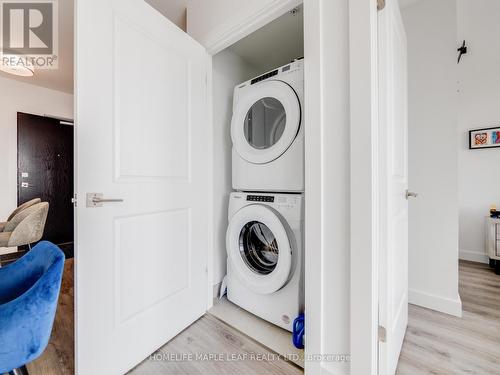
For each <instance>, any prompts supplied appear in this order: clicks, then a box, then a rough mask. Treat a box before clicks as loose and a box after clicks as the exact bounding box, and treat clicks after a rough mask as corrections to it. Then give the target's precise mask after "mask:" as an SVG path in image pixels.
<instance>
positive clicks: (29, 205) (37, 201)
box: [0, 198, 42, 232]
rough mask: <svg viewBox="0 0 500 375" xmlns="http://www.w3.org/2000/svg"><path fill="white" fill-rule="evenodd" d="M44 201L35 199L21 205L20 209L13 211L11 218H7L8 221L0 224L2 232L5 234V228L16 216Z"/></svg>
mask: <svg viewBox="0 0 500 375" xmlns="http://www.w3.org/2000/svg"><path fill="white" fill-rule="evenodd" d="M41 201H42V200H41V199H40V198H35V199H31V200H29V201H27V202H24V203H23V204H22V205H20V206H19V207H17V208H16V209H15V210H14V211H12V213H11V214H10V215H9V217H8V218H7V221H5V222H0V232H3V230H4V228H5V226H6V225H7V223H8V222H9V221H11V220H12V219H13V218H14V216H16V215H17V214H18V213H20V212H21V211H22V210H25V209H26V208H28V207H31V206H33V205H34V204H37V203H40V202H41Z"/></svg>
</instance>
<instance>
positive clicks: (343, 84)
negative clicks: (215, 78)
mask: <svg viewBox="0 0 500 375" xmlns="http://www.w3.org/2000/svg"><path fill="white" fill-rule="evenodd" d="M356 1H358V0H356ZM356 1H355V2H356ZM352 2H353V0H340V1H331V0H307V1H302V0H274V1H270V2H269V4H268V5H267V6H264V7H262V8H261V9H259V10H258V11H256V12H255V13H254V14H252V15H251V16H249V17H246V18H244V19H240V18H238V19H231V20H229V21H228V24H229V25H228V27H227V28H225V29H224V31H223V32H220V30H221V29H223V27H221V28H218V29H217V30H214V32H213V33H211V34H210V35H208V36H207V38H206V43H205V47H206V48H207V52H208V53H209V54H210V55H212V56H213V55H215V54H217V53H218V52H221V51H222V50H224V49H226V48H227V47H229V46H230V45H231V44H233V43H235V42H237V41H238V40H240V39H242V38H244V37H245V36H247V35H249V34H250V33H252V32H254V31H256V30H257V29H259V28H261V27H262V26H264V25H266V24H268V23H269V22H271V21H273V20H275V19H276V18H278V17H279V16H281V15H282V14H284V13H286V12H287V11H289V10H291V9H293V8H294V7H296V6H298V5H300V4H303V5H304V44H305V47H304V48H305V51H304V54H305V56H307V59H306V61H305V63H304V65H305V80H306V81H307V84H306V86H305V108H306V109H305V123H306V124H307V125H306V126H307V134H306V136H305V159H306V163H305V164H306V165H307V166H308V167H307V168H306V170H305V195H306V197H307V198H306V204H305V218H306V220H305V256H304V258H305V294H306V300H305V309H306V314H305V318H306V326H307V334H306V335H307V345H306V348H305V356H306V359H307V358H311V360H310V361H307V360H306V361H305V372H306V373H308V374H333V373H336V374H346V375H347V374H348V373H349V363H348V362H336V361H335V360H333V361H332V360H331V359H329V358H327V357H326V355H329V354H332V351H335V352H334V354H340V355H342V354H348V353H349V349H350V347H349V341H350V339H349V336H350V331H349V325H348V323H347V322H348V321H349V298H350V296H349V287H348V286H346V285H348V283H349V242H350V229H349V228H350V224H349V217H350V210H351V207H350V206H349V197H350V190H349V185H350V184H349V174H350V169H349V168H350V167H349V142H348V134H349V5H350V3H352ZM221 26H226V24H224V25H221ZM328 45H329V46H331V45H335V46H336V48H325V47H326V46H328ZM332 67H335V68H332ZM211 72H212V70H211V69H210V70H209V77H208V89H209V90H211V89H212V77H211ZM361 90H364V82H363V83H362V85H361ZM209 92H211V91H209ZM211 101H212V98H211V95H209V111H210V112H211V111H212V105H211ZM332 103H333V104H332ZM209 116H210V119H212V113H209ZM332 123H336V124H338V126H337V127H332V126H331V124H332ZM210 126H211V128H213V124H212V123H210ZM363 153H365V150H363ZM212 167H213V165H212ZM212 175H213V173H212ZM339 176H341V177H342V178H339ZM210 186H211V187H210V189H212V186H213V181H210ZM212 210H213V207H212ZM362 216H363V215H362ZM212 233H213V230H212ZM332 248H333V249H335V251H332ZM213 254H214V244H213V241H212V242H211V244H210V247H209V250H208V256H209V260H211V259H210V257H213ZM338 258H340V259H341V260H342V261H341V262H337V261H336V259H338ZM326 264H328V267H325V265H326ZM212 275H213V265H212V262H211V261H209V262H208V280H209V282H208V284H209V285H207V287H208V288H209V298H208V299H209V300H208V301H207V309H209V308H210V307H211V306H212V304H213V301H212V295H213V285H212ZM329 286H331V289H329V288H328V287H329ZM339 301H340V303H339ZM331 314H333V315H337V316H338V317H339V319H335V320H329V319H325V316H327V315H331ZM325 331H328V332H336V334H335V335H326V334H325ZM327 338H328V340H325V339H327ZM325 341H328V343H326V342H325ZM352 374H354V372H353V373H352ZM359 374H363V375H365V374H367V373H366V372H364V373H363V372H359Z"/></svg>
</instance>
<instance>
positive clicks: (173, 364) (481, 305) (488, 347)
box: [28, 259, 500, 375]
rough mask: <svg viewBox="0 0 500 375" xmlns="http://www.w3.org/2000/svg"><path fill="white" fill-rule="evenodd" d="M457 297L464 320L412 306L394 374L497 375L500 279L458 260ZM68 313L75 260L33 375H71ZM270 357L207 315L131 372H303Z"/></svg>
mask: <svg viewBox="0 0 500 375" xmlns="http://www.w3.org/2000/svg"><path fill="white" fill-rule="evenodd" d="M460 296H461V298H462V305H463V317H462V318H456V317H453V316H450V315H446V314H441V313H438V312H435V311H432V310H428V309H425V308H422V307H418V306H414V305H410V310H409V311H410V315H409V326H408V331H407V333H406V336H405V341H404V344H403V350H402V353H401V357H400V362H399V365H398V369H397V374H398V375H429V374H430V375H463V374H467V375H472V374H474V375H500V276H497V275H495V273H494V272H493V271H492V270H490V269H489V267H488V266H487V265H483V264H479V263H472V262H465V261H461V262H460ZM73 311H74V309H73V260H72V259H70V260H68V261H66V266H65V272H64V277H63V285H62V288H61V296H60V297H59V306H58V310H57V314H56V320H55V323H54V329H53V332H52V337H51V340H50V343H49V346H48V348H47V350H46V351H45V353H44V354H43V355H42V356H41V357H40V358H39V359H37V360H36V361H34V362H32V363H31V364H29V365H28V370H29V371H30V374H31V375H60V374H65V375H66V374H73V373H74V357H73V356H74V337H73V332H74V330H73V316H74V314H73ZM220 353H222V355H223V359H224V358H225V359H233V361H220V360H215V359H212V360H209V358H208V357H207V355H208V354H220ZM226 353H228V354H226ZM182 354H184V355H186V354H187V355H189V356H192V357H193V356H194V358H196V355H198V356H201V357H202V358H201V359H200V358H199V360H198V361H188V360H182V359H181V358H180V357H178V356H179V355H182ZM169 355H170V356H171V358H170V359H172V356H177V357H176V358H175V360H170V361H168V360H167V359H169V357H168V356H169ZM273 355H274V353H273V352H271V351H269V350H268V349H266V348H265V347H263V346H261V345H259V344H258V343H256V342H255V341H253V340H252V339H250V338H249V337H247V336H245V335H244V334H242V333H240V332H239V331H237V330H235V329H233V328H231V327H230V326H228V325H226V324H225V323H223V322H221V321H219V320H218V319H217V318H215V317H213V316H211V315H205V316H203V317H202V318H200V319H199V320H198V321H196V322H195V323H193V324H192V325H191V326H190V327H188V328H187V329H186V330H184V331H183V332H181V333H180V334H179V335H178V336H177V337H175V338H174V339H173V340H171V341H170V342H169V343H168V344H166V345H165V346H163V347H162V348H161V349H160V350H158V352H157V353H156V356H153V357H152V358H149V359H146V360H145V361H144V362H143V363H141V364H140V365H139V366H137V367H136V368H135V369H133V370H132V371H131V372H130V374H132V375H153V374H154V375H157V374H159V375H161V374H165V375H168V374H176V375H177V374H180V375H182V374H186V375H197V374H200V375H201V374H203V375H211V374H213V375H225V374H231V375H233V374H238V375H245V374H283V375H287V374H291V375H295V374H302V370H301V369H300V368H298V367H297V366H295V365H293V364H291V363H290V362H286V361H284V360H276V358H275V357H273ZM228 356H229V357H228ZM252 356H253V357H256V356H260V357H261V358H260V359H261V360H259V361H255V360H252V359H251V358H252ZM163 359H165V360H163ZM262 359H263V360H262ZM265 359H267V360H265Z"/></svg>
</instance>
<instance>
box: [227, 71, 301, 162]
mask: <svg viewBox="0 0 500 375" xmlns="http://www.w3.org/2000/svg"><path fill="white" fill-rule="evenodd" d="M300 118H301V112H300V102H299V99H298V98H297V94H296V93H295V91H294V90H293V89H292V88H291V87H290V86H289V85H288V84H286V83H285V82H282V81H265V82H261V83H258V84H255V85H252V86H249V87H246V88H244V89H243V91H242V93H241V97H240V99H239V100H238V104H237V107H236V108H235V110H234V113H233V118H232V121H231V138H232V141H233V146H234V148H235V149H236V151H237V152H238V154H239V155H240V156H241V157H242V158H243V159H245V160H247V161H249V162H250V163H255V164H264V163H269V162H271V161H273V160H275V159H277V158H278V157H280V156H281V155H282V154H283V153H284V152H285V151H286V150H287V149H288V147H290V145H291V144H292V143H293V141H294V140H295V137H296V136H297V133H298V131H299V127H300Z"/></svg>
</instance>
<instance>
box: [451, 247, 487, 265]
mask: <svg viewBox="0 0 500 375" xmlns="http://www.w3.org/2000/svg"><path fill="white" fill-rule="evenodd" d="M458 257H459V258H460V259H463V260H469V261H471V262H479V263H489V261H490V260H489V258H488V255H487V254H486V253H484V252H482V253H480V252H477V251H470V250H465V249H460V251H459V254H458Z"/></svg>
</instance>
